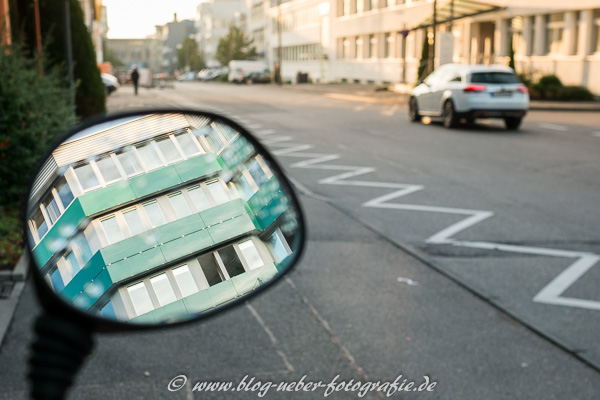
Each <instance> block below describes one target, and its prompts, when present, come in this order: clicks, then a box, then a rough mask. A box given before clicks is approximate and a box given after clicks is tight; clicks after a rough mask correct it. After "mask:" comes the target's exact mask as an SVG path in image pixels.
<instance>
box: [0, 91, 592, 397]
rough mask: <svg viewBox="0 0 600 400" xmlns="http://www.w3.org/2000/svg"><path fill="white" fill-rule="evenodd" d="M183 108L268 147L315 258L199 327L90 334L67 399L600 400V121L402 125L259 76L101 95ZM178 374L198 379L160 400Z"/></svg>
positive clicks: (14, 386)
mask: <svg viewBox="0 0 600 400" xmlns="http://www.w3.org/2000/svg"><path fill="white" fill-rule="evenodd" d="M175 104H177V105H182V106H189V107H195V108H198V107H200V108H202V107H210V108H212V109H216V110H220V111H222V112H227V113H229V114H230V115H231V116H233V117H234V118H235V119H237V120H239V121H240V122H242V123H243V124H244V125H245V126H247V127H249V128H250V130H251V131H252V132H254V133H255V134H257V135H258V136H260V137H261V138H262V140H263V141H264V142H265V143H266V144H267V145H268V146H270V148H271V149H272V150H273V151H274V152H275V153H276V154H277V157H278V159H279V160H280V161H281V162H282V164H283V165H284V167H285V169H286V171H287V172H288V174H289V175H290V177H291V178H292V179H293V180H294V182H295V183H296V185H297V187H298V188H299V190H300V192H301V200H302V201H303V204H304V208H305V212H306V214H307V217H308V230H309V241H308V245H307V249H306V253H305V256H304V258H303V260H302V261H301V262H300V263H299V264H298V266H297V267H296V269H295V270H294V271H293V272H292V273H290V275H289V278H288V279H286V280H284V281H282V282H281V283H280V284H279V285H278V286H276V287H275V288H274V289H273V290H271V291H269V292H268V293H265V294H264V295H262V296H260V297H259V298H256V299H253V300H251V301H250V302H249V303H248V305H247V306H246V307H240V308H238V309H236V310H233V311H231V312H228V313H226V314H224V315H223V316H220V317H217V318H214V319H212V320H211V321H209V322H207V323H204V324H194V325H190V326H188V327H185V328H178V329H175V330H169V331H163V332H148V333H136V334H128V335H101V336H98V337H97V343H98V346H97V349H96V351H95V353H94V354H93V355H92V356H91V357H90V359H89V360H88V362H87V364H86V367H85V369H84V371H83V372H82V373H81V374H80V376H79V378H78V381H77V383H76V386H75V387H74V389H73V391H72V396H71V398H73V399H113V398H114V399H122V398H128V399H137V398H140V399H142V398H143V399H146V398H153V399H154V398H155V399H179V398H181V399H190V398H215V399H216V398H219V399H222V398H239V399H253V398H257V397H258V395H257V393H256V392H228V393H227V394H226V395H225V394H223V393H218V392H217V393H205V392H203V393H196V392H192V391H191V390H190V389H191V388H192V387H193V383H194V382H196V381H221V382H227V381H231V382H233V383H234V385H237V383H238V382H239V381H240V380H241V379H242V378H243V377H244V376H245V375H249V376H250V377H256V380H261V381H262V382H265V381H272V382H276V383H279V382H282V381H284V382H292V381H295V380H299V379H300V378H302V376H304V375H306V378H305V380H307V381H323V382H326V383H327V382H329V381H330V380H331V379H333V378H334V377H335V376H336V375H340V377H339V378H338V379H339V380H338V382H339V381H342V380H345V381H349V380H351V379H354V380H355V381H361V382H368V381H375V382H376V381H394V379H395V378H396V377H397V376H398V375H400V374H402V375H403V378H402V379H405V378H407V379H409V380H414V381H416V382H417V384H420V383H421V382H423V380H424V378H423V377H424V376H428V377H429V379H430V381H435V382H437V383H436V386H435V388H434V390H433V391H431V392H418V391H415V392H412V391H411V392H406V393H401V394H399V393H396V394H394V395H393V396H392V398H414V399H421V398H422V399H428V398H431V399H461V400H462V399H465V400H466V399H473V400H475V399H477V400H480V399H491V400H495V399H536V398H543V399H564V398H570V399H590V400H591V399H596V398H597V396H598V393H600V372H599V370H600V339H599V335H598V331H599V328H600V324H599V322H600V316H599V315H600V297H599V294H598V290H597V288H598V283H599V282H600V264H599V263H597V255H598V254H600V242H599V241H598V237H599V231H600V223H599V222H600V213H598V211H597V205H598V189H599V187H600V186H599V184H600V163H599V157H598V149H599V148H600V137H599V136H600V134H599V133H598V130H599V128H598V127H599V126H600V124H599V122H600V117H598V116H597V115H595V114H591V113H544V112H539V113H536V112H532V113H531V114H530V115H529V116H528V117H527V119H526V121H525V123H524V124H523V127H522V130H521V131H519V132H507V131H505V130H503V129H502V128H501V125H500V124H497V123H496V122H495V121H491V122H487V121H484V122H482V123H480V124H478V125H476V126H474V127H469V128H466V129H457V130H452V131H448V130H445V129H444V128H443V127H442V126H441V125H440V124H439V123H436V122H433V123H429V124H411V123H409V122H408V120H407V117H406V109H405V107H403V106H400V105H393V104H378V103H368V102H360V101H345V100H339V99H335V98H331V97H327V96H326V94H323V93H317V94H311V93H306V92H298V91H294V90H293V89H280V88H277V87H260V86H256V85H254V86H229V85H216V84H201V83H191V84H186V85H183V84H182V85H178V86H177V88H176V89H175V90H164V91H159V90H153V91H147V90H142V91H141V93H140V96H138V97H134V96H132V95H130V93H129V88H127V87H124V88H122V90H121V93H118V94H117V95H115V97H113V98H111V99H109V106H110V107H111V110H118V109H124V108H131V107H140V106H158V105H175ZM384 196H385V197H384ZM36 312H37V306H36V305H35V303H34V300H33V296H32V290H31V288H30V287H28V288H26V290H25V293H24V295H23V297H22V300H21V302H20V304H19V307H18V309H17V313H16V317H15V321H14V322H13V324H12V326H11V328H10V330H9V332H8V334H7V337H6V338H5V342H4V344H3V346H2V348H1V349H0V380H1V381H2V383H3V385H2V394H0V399H18V398H25V397H26V396H25V393H26V383H25V380H24V377H25V374H26V372H25V359H26V357H27V355H26V351H27V349H26V348H27V345H28V343H29V341H30V340H31V332H30V330H31V329H30V325H31V323H32V321H33V317H34V315H35V314H36ZM180 374H185V375H187V376H188V378H189V382H191V383H192V384H191V385H187V386H185V387H184V388H183V389H181V390H179V391H176V392H169V391H168V390H167V385H168V383H169V381H170V380H171V379H172V378H173V377H175V376H177V375H180ZM323 394H324V390H319V391H316V392H312V393H306V392H291V393H281V392H275V391H270V392H269V393H267V395H266V396H265V397H266V398H274V399H275V398H286V399H287V398H292V399H316V398H322V397H323ZM383 397H385V396H384V395H383V394H380V395H377V394H376V393H373V392H371V393H368V394H367V396H366V397H365V398H372V399H376V398H383ZM328 398H334V399H355V398H358V394H357V393H356V392H355V393H352V392H336V393H333V394H331V395H330V396H328Z"/></svg>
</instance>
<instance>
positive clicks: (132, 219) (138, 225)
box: [123, 208, 146, 236]
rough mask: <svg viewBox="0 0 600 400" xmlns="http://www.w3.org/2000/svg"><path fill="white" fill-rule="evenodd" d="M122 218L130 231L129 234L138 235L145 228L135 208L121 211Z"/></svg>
mask: <svg viewBox="0 0 600 400" xmlns="http://www.w3.org/2000/svg"><path fill="white" fill-rule="evenodd" d="M123 218H125V223H126V224H127V227H128V228H129V232H131V236H135V235H139V234H140V233H142V232H144V231H145V230H146V227H145V226H144V223H143V222H142V218H141V217H140V213H139V211H138V210H137V208H134V209H132V210H128V211H123Z"/></svg>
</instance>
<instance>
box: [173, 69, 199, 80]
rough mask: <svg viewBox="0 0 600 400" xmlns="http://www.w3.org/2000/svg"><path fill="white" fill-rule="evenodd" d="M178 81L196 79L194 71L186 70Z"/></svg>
mask: <svg viewBox="0 0 600 400" xmlns="http://www.w3.org/2000/svg"><path fill="white" fill-rule="evenodd" d="M177 80H178V81H179V82H191V81H195V80H196V73H195V72H194V71H190V72H186V73H185V74H183V75H181V76H180V77H179V78H178V79H177Z"/></svg>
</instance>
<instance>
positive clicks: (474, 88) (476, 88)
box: [463, 85, 485, 93]
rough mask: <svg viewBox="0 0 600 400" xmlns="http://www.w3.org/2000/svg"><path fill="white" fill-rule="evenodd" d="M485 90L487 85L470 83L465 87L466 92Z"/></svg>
mask: <svg viewBox="0 0 600 400" xmlns="http://www.w3.org/2000/svg"><path fill="white" fill-rule="evenodd" d="M484 90H485V85H469V86H467V87H466V88H464V89H463V92H465V93H473V92H483V91H484Z"/></svg>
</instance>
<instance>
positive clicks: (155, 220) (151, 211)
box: [144, 200, 167, 228]
mask: <svg viewBox="0 0 600 400" xmlns="http://www.w3.org/2000/svg"><path fill="white" fill-rule="evenodd" d="M144 210H146V214H147V215H148V218H149V219H150V223H151V224H152V226H153V227H155V228H156V227H157V226H161V225H163V224H166V223H167V220H166V218H165V215H164V214H163V211H162V209H161V208H160V206H159V205H158V203H157V202H156V200H154V201H151V202H149V203H146V204H144Z"/></svg>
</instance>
